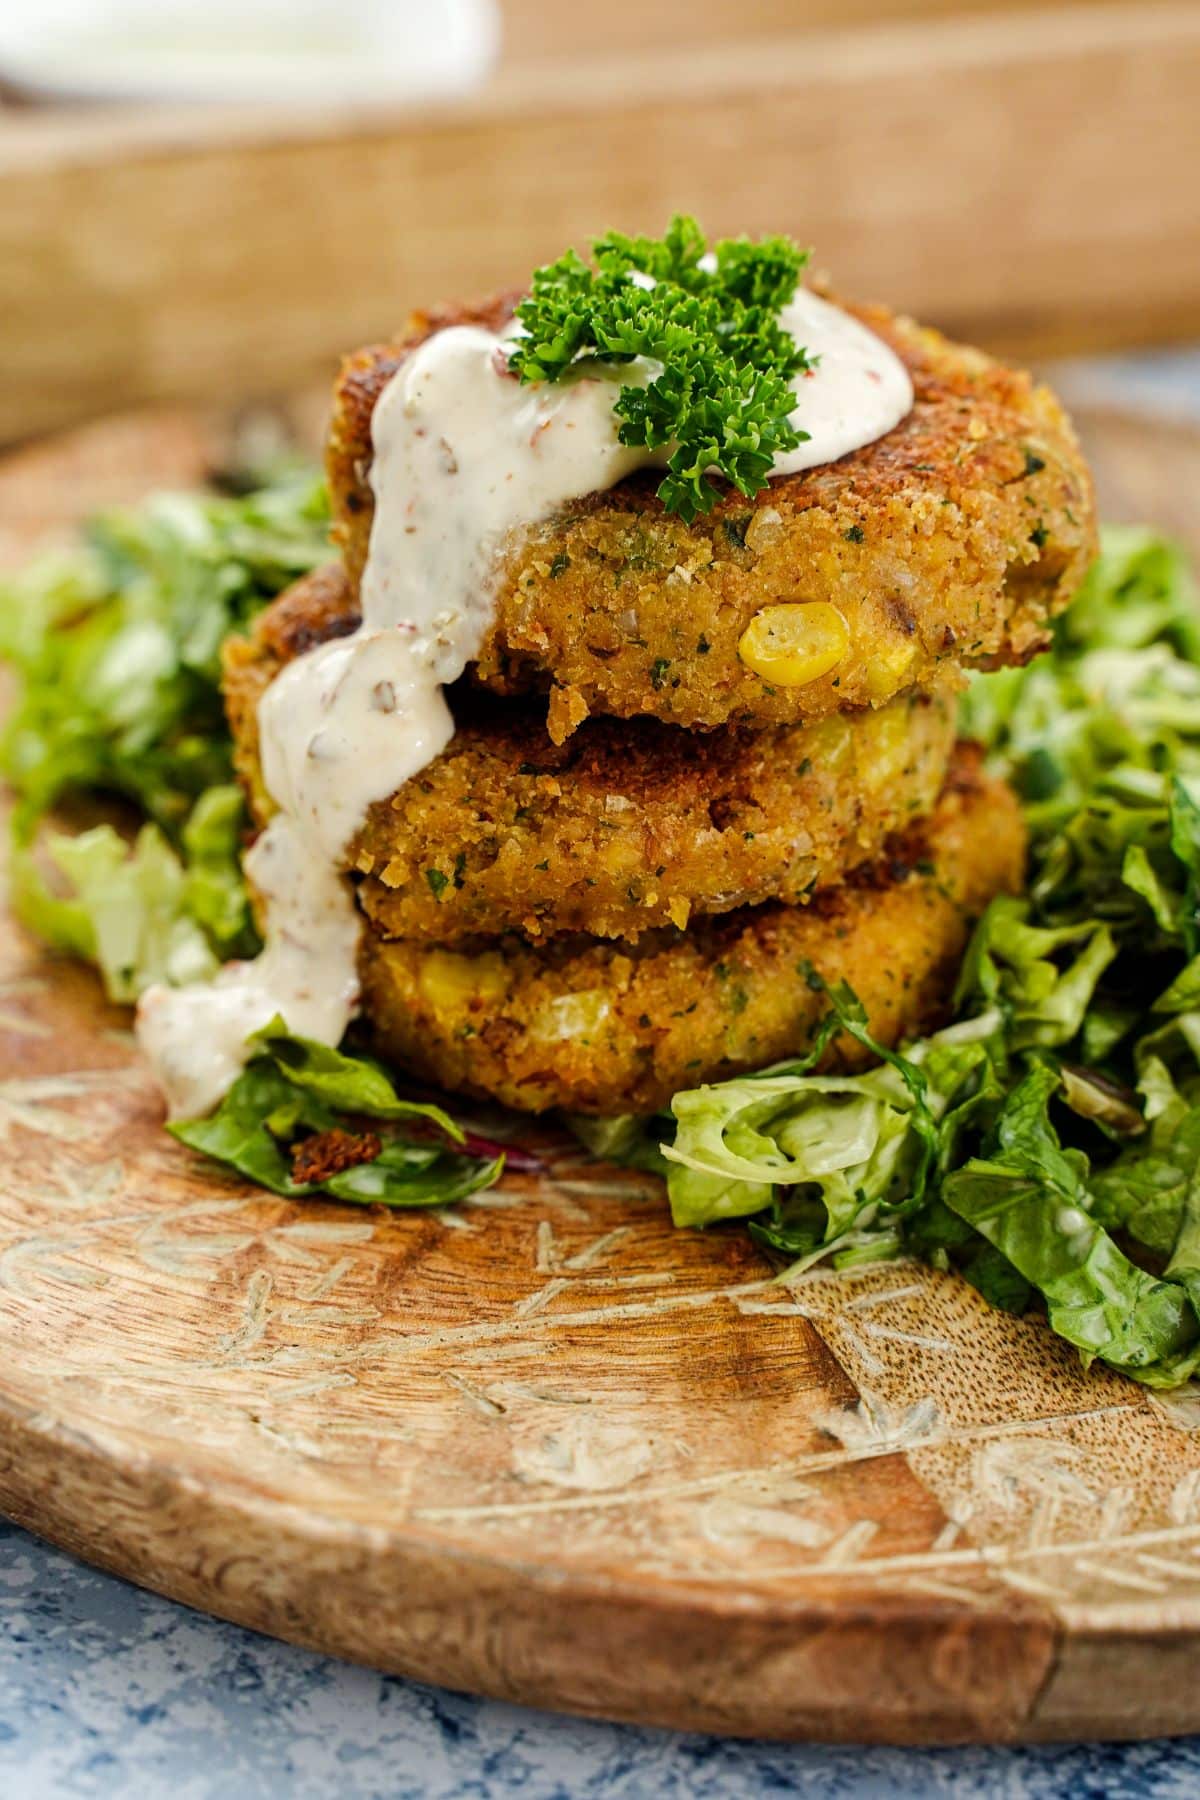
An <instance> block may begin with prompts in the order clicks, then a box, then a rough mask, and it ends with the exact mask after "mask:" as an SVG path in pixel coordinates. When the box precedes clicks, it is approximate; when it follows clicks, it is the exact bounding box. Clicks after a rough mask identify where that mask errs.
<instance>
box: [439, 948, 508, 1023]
mask: <svg viewBox="0 0 1200 1800" xmlns="http://www.w3.org/2000/svg"><path fill="white" fill-rule="evenodd" d="M419 979H420V987H421V993H422V995H423V997H424V998H425V999H426V1000H427V1001H428V1002H429V1004H430V1005H431V1006H434V1007H436V1008H437V1009H438V1011H439V1012H453V1011H455V1010H456V1009H458V1008H461V1007H465V1006H469V1005H470V1003H471V1002H472V1000H495V999H498V998H499V996H500V995H501V994H503V993H504V992H505V991H506V989H507V987H508V972H507V970H506V969H505V966H504V958H503V957H502V956H498V955H497V954H496V953H495V952H494V951H489V952H488V953H487V954H486V955H484V956H460V955H458V954H457V952H455V951H453V950H431V951H430V952H429V954H428V956H426V957H425V959H424V961H423V962H422V964H421V972H420V977H419Z"/></svg>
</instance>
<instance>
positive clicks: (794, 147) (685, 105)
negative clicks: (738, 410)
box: [0, 0, 1200, 454]
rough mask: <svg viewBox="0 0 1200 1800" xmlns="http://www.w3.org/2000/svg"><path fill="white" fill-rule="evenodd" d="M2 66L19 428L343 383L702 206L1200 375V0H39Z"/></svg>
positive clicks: (1, 420)
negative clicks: (405, 330)
mask: <svg viewBox="0 0 1200 1800" xmlns="http://www.w3.org/2000/svg"><path fill="white" fill-rule="evenodd" d="M0 95H2V100H0V444H3V443H15V442H20V441H25V442H28V440H29V439H30V438H31V437H36V436H38V435H39V434H43V433H45V432H47V431H50V430H52V429H54V428H56V427H61V426H67V425H74V424H77V423H79V422H81V421H85V420H89V419H96V418H99V417H102V416H105V415H110V414H111V413H113V411H114V410H120V411H125V410H127V409H129V408H132V407H140V406H144V405H147V404H163V403H170V404H177V403H190V404H193V405H195V404H197V403H199V404H201V405H204V406H213V405H225V404H227V403H233V404H236V405H239V406H244V405H245V404H247V403H252V402H257V401H262V400H268V399H269V400H275V399H278V397H279V396H281V395H287V396H292V395H295V394H298V393H303V392H306V391H308V390H312V389H314V385H315V390H316V391H320V390H322V389H324V388H326V387H327V385H328V381H329V378H330V374H331V371H332V368H333V366H334V363H335V361H336V358H337V356H338V354H339V353H340V352H342V351H343V350H345V349H347V348H350V347H352V346H354V345H356V344H360V343H363V342H367V341H370V340H371V339H373V338H377V337H379V336H381V335H384V334H387V333H388V332H390V331H392V330H394V329H395V328H396V327H397V326H398V325H399V324H400V323H402V321H403V319H404V318H405V316H406V314H407V312H408V311H409V309H410V308H411V307H413V306H415V305H418V304H422V303H427V302H430V301H436V300H438V299H441V298H452V297H454V296H456V295H470V294H478V293H481V292H485V291H489V290H493V289H495V288H497V287H501V286H505V285H509V284H515V283H519V282H521V281H522V280H523V279H524V278H525V277H526V276H527V274H528V271H529V270H530V268H531V267H532V266H533V265H534V264H535V263H537V262H538V261H540V260H543V259H544V258H546V257H547V256H549V255H553V254H556V253H557V252H558V251H560V250H561V249H562V247H563V246H564V245H565V244H566V243H568V242H575V243H583V242H584V241H585V240H586V239H587V237H588V236H589V235H590V234H591V233H593V232H595V231H597V230H599V229H602V228H604V227H606V226H608V225H619V226H621V227H623V228H625V229H627V230H638V229H652V230H655V231H658V230H660V229H661V228H662V226H663V224H664V222H665V220H666V218H667V216H668V215H669V214H670V213H671V212H672V211H673V210H676V209H686V210H690V211H694V212H695V213H696V214H697V215H698V216H699V218H700V219H701V221H702V223H703V224H704V225H705V226H706V228H707V229H708V230H709V231H710V232H712V233H714V234H723V233H730V232H732V233H737V232H749V233H752V234H753V233H758V232H762V231H778V230H782V231H787V232H790V233H791V234H793V235H794V236H796V237H797V238H798V239H800V240H801V241H802V242H804V243H807V244H811V245H812V246H813V248H814V252H815V257H814V261H815V265H816V266H817V267H818V268H820V269H823V270H827V271H829V272H830V273H832V275H833V277H834V279H835V281H836V283H837V285H838V286H839V287H840V289H841V290H842V291H843V292H845V293H847V294H849V295H853V296H858V297H864V298H881V299H886V300H888V301H889V302H890V303H892V304H893V305H895V306H897V307H899V308H901V309H908V310H911V311H913V312H915V313H917V314H919V315H920V316H921V317H923V318H925V319H927V320H929V321H931V322H934V323H937V324H939V325H941V326H942V327H944V328H945V329H946V330H948V331H951V332H953V333H956V334H960V335H962V336H965V337H967V338H969V339H973V340H975V341H977V342H980V343H983V344H985V345H986V346H987V347H988V348H990V349H994V350H997V351H999V352H1001V353H1004V354H1010V355H1013V356H1015V357H1017V358H1019V359H1022V360H1033V361H1034V362H1035V363H1037V365H1038V366H1048V362H1049V359H1052V358H1053V359H1060V358H1062V357H1064V356H1068V355H1070V356H1075V357H1078V356H1079V355H1081V354H1083V353H1090V354H1091V357H1092V359H1093V360H1091V361H1090V362H1087V363H1084V364H1080V365H1074V364H1073V365H1072V366H1071V368H1070V369H1069V370H1068V371H1067V373H1066V376H1065V378H1064V379H1065V382H1066V385H1067V388H1068V392H1069V393H1070V394H1071V395H1072V397H1075V396H1076V393H1077V391H1082V392H1083V394H1084V398H1085V399H1086V400H1087V401H1088V403H1089V404H1090V403H1092V402H1093V401H1097V396H1099V399H1098V401H1097V403H1100V404H1102V403H1103V400H1104V394H1105V392H1106V391H1107V389H1106V385H1105V384H1106V383H1107V384H1109V386H1111V384H1112V382H1113V380H1114V379H1116V380H1117V381H1118V382H1119V384H1123V385H1121V386H1120V392H1121V393H1122V394H1123V395H1124V394H1127V393H1128V392H1129V391H1130V388H1129V384H1130V382H1133V383H1134V384H1135V387H1136V388H1137V391H1138V392H1139V393H1140V394H1142V395H1143V396H1144V397H1145V398H1147V399H1148V400H1149V402H1150V403H1151V404H1152V405H1154V406H1156V407H1158V408H1159V410H1160V411H1166V412H1172V411H1174V412H1177V413H1178V412H1181V411H1187V410H1189V409H1195V408H1196V407H1197V406H1198V405H1200V399H1198V396H1200V357H1197V356H1196V355H1195V354H1194V353H1193V354H1192V355H1191V356H1190V357H1189V355H1188V354H1187V347H1188V346H1191V345H1195V344H1196V343H1197V342H1200V181H1198V179H1197V177H1198V173H1200V5H1197V4H1196V3H1195V0H1077V3H1072V0H1063V3H1060V4H1058V5H1054V6H1046V5H1040V4H1037V3H1036V0H607V4H606V5H605V6H604V7H602V8H597V7H584V6H580V5H579V4H577V3H576V4H572V3H570V0H562V3H560V0H38V4H37V5H36V6H33V5H23V4H21V3H20V0H18V3H17V4H15V5H13V4H11V3H10V4H7V5H4V4H2V3H0ZM1156 346H1174V347H1176V353H1175V354H1173V355H1171V356H1170V357H1166V358H1164V357H1163V356H1162V355H1161V354H1159V355H1156V354H1153V353H1151V354H1148V355H1142V356H1140V357H1139V358H1138V360H1137V362H1136V363H1131V362H1129V360H1128V358H1127V357H1126V358H1125V359H1124V360H1120V361H1116V362H1114V361H1113V360H1112V359H1111V357H1107V358H1105V359H1104V360H1103V361H1101V362H1097V361H1095V355H1096V353H1097V352H1113V351H1118V350H1119V351H1126V352H1128V351H1130V350H1131V349H1135V348H1136V349H1139V350H1142V351H1146V350H1150V351H1151V352H1152V351H1153V347H1156ZM1179 347H1183V349H1184V354H1183V355H1182V356H1181V355H1180V354H1179V353H1178V352H1179ZM1056 373H1057V369H1056ZM1189 378H1190V379H1189ZM1080 382H1082V383H1083V384H1084V386H1083V389H1082V390H1079V383H1080ZM1181 454H1182V452H1181Z"/></svg>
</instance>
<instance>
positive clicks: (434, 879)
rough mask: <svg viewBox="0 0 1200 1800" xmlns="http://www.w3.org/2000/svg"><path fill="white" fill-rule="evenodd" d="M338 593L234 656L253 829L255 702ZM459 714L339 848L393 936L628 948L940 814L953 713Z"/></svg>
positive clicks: (232, 683) (469, 709) (904, 701)
mask: <svg viewBox="0 0 1200 1800" xmlns="http://www.w3.org/2000/svg"><path fill="white" fill-rule="evenodd" d="M331 585H332V578H331V576H330V574H329V572H327V571H322V572H320V573H318V574H317V575H316V576H312V577H309V578H308V579H307V581H305V582H301V583H298V584H297V585H296V587H294V588H293V589H291V590H290V591H289V593H288V594H287V595H285V596H284V597H283V598H282V599H281V600H279V601H277V602H276V603H275V605H274V606H272V607H270V608H268V610H267V611H266V612H265V613H264V614H263V615H261V617H260V619H259V621H258V623H257V624H256V626H255V629H254V632H253V635H252V636H251V638H250V639H249V640H248V641H246V642H235V643H234V644H233V645H232V646H231V647H230V650H229V652H228V654H227V656H226V670H225V693H226V703H227V706H228V709H229V716H230V721H231V725H232V728H233V732H234V737H235V742H236V747H237V758H238V766H239V770H240V772H241V774H242V776H243V779H244V780H245V781H246V784H247V787H248V789H249V791H250V793H251V796H252V798H253V801H254V810H255V813H256V816H257V819H258V821H259V823H262V822H263V821H264V820H265V817H266V816H267V813H268V810H269V809H268V805H267V802H266V799H265V795H264V793H263V788H262V781H261V772H260V769H259V764H258V740H257V707H258V700H259V698H260V697H261V694H262V693H263V691H264V690H265V688H266V687H267V685H268V684H269V682H270V681H271V680H272V679H273V677H274V676H275V675H276V674H277V673H278V672H279V669H280V668H281V667H282V666H283V664H284V663H285V662H286V661H288V660H289V659H290V656H291V655H293V654H297V653H298V651H299V649H300V648H302V647H307V646H308V645H310V644H312V643H314V642H317V641H320V639H321V638H322V637H323V636H326V635H333V632H332V631H331V630H330V621H331V620H334V621H338V614H337V611H336V608H335V607H331V599H332V595H331V591H330V590H331ZM339 622H340V621H339ZM335 629H336V625H335ZM456 710H457V711H458V713H459V717H458V721H457V730H456V733H455V736H454V739H453V740H452V742H451V743H450V745H449V746H448V747H447V749H446V750H445V751H444V752H443V753H442V754H441V755H440V756H439V757H437V758H435V759H434V761H433V762H431V763H430V764H429V765H428V767H427V768H425V769H424V770H422V772H421V773H420V775H418V776H417V777H416V778H415V779H414V780H412V781H410V782H408V783H407V784H406V785H405V786H404V787H403V788H402V789H401V790H400V791H399V793H397V794H396V795H394V796H392V797H391V798H390V799H388V800H384V801H380V802H378V803H377V804H376V805H375V806H373V807H372V808H371V809H370V812H369V814H368V816H367V819H366V821H365V822H364V824H363V826H362V828H361V829H360V830H359V831H358V833H357V834H356V835H355V837H354V839H353V840H352V842H351V844H350V845H349V846H348V849H347V853H346V859H345V860H346V866H347V867H348V868H352V869H354V870H356V871H357V872H358V873H359V874H360V875H361V876H362V877H363V879H362V881H361V883H360V886H359V901H360V904H361V905H362V907H363V909H364V911H365V912H366V914H367V916H368V918H369V919H370V920H371V922H372V924H373V925H375V926H376V927H377V928H378V929H380V930H381V931H382V932H383V933H384V935H385V936H388V937H400V938H405V939H423V940H425V941H427V942H437V943H443V944H446V943H455V942H457V941H459V940H460V939H463V938H466V937H470V936H473V935H475V934H485V935H488V936H495V935H497V934H502V933H504V932H508V931H517V932H520V933H522V934H523V935H524V936H525V937H527V938H532V939H536V938H539V937H543V936H548V935H550V934H552V933H558V932H574V931H579V932H586V933H588V934H589V935H590V936H593V937H619V938H624V939H628V940H632V939H636V938H637V937H638V936H639V935H640V934H641V933H642V932H644V931H647V930H650V929H653V928H655V927H659V926H664V925H674V926H678V927H682V926H684V925H686V924H687V922H688V920H689V918H690V917H691V916H692V915H693V914H712V913H722V912H727V911H730V910H732V909H733V908H735V907H740V906H747V905H756V904H758V903H760V902H762V901H766V900H782V901H785V902H787V903H789V904H796V903H797V902H800V901H802V900H804V899H806V898H807V897H808V896H809V894H810V893H811V892H812V891H813V889H814V888H815V887H817V886H824V885H829V884H831V883H834V882H837V881H838V880H840V879H841V878H842V877H843V876H844V875H845V874H846V873H848V872H849V871H850V870H852V869H854V868H856V867H858V866H860V865H861V864H863V863H865V862H869V861H872V860H873V859H874V858H876V857H877V856H878V855H879V853H880V850H881V848H882V846H883V844H884V842H885V840H886V839H887V838H888V837H889V836H891V835H893V834H894V833H896V832H898V831H902V830H903V829H904V828H905V827H906V826H907V825H909V824H911V823H912V821H913V820H914V819H918V818H922V817H924V816H925V815H927V814H928V813H929V812H930V811H931V810H932V808H933V806H934V803H935V801H936V799H937V795H938V793H939V791H940V789H941V786H942V783H943V780H944V777H945V774H946V769H947V765H948V763H949V759H950V754H951V750H952V747H953V742H954V711H955V708H954V704H953V702H952V700H951V699H950V698H949V697H947V696H945V695H939V694H936V693H935V694H933V695H904V696H901V697H900V698H899V699H898V700H895V701H892V702H891V703H890V704H889V705H888V706H885V707H882V708H880V709H879V710H878V711H876V712H870V711H866V712H853V713H843V714H838V715H835V716H833V717H829V718H825V719H822V720H819V721H817V722H815V723H813V724H811V725H808V726H804V725H779V726H774V727H768V728H767V729H765V730H762V731H759V732H754V733H738V732H734V731H723V732H717V733H711V734H703V735H699V734H690V733H685V732H683V731H681V730H680V729H679V728H678V727H676V726H671V725H662V724H659V723H658V722H657V721H654V720H651V719H638V720H633V721H627V722H621V721H616V720H609V719H604V718H594V719H591V720H588V721H587V722H586V723H585V724H584V726H583V727H582V728H581V729H580V730H579V731H578V732H576V733H575V735H574V736H573V737H571V738H570V739H569V740H568V741H567V742H566V743H565V744H562V745H555V744H553V743H552V742H551V741H550V739H549V738H548V736H547V734H546V725H545V709H544V705H543V706H542V707H541V708H539V707H538V706H537V704H536V703H535V704H532V705H531V704H525V705H519V704H514V703H513V702H511V701H510V702H508V703H507V704H505V705H497V704H496V703H494V702H491V701H489V700H488V699H486V698H483V697H480V696H477V695H470V694H463V695H462V696H461V697H460V699H459V702H458V705H457V707H456Z"/></svg>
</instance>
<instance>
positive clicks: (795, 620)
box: [738, 600, 850, 688]
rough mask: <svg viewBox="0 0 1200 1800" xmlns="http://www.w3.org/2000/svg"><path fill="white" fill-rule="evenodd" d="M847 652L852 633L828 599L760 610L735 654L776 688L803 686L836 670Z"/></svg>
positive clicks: (744, 633) (765, 607) (744, 632)
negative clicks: (831, 670)
mask: <svg viewBox="0 0 1200 1800" xmlns="http://www.w3.org/2000/svg"><path fill="white" fill-rule="evenodd" d="M849 648H850V631H849V627H848V626H847V624H846V621H845V619H843V617H842V615H841V613H840V612H839V611H838V609H837V607H836V606H831V605H830V604H829V602H828V600H806V601H802V602H799V603H796V602H791V601H789V602H786V603H783V604H781V605H778V606H764V607H763V609H762V611H761V612H757V613H755V615H754V617H753V618H752V619H751V621H750V623H749V625H747V627H746V629H745V631H743V633H742V637H741V642H740V643H739V644H738V655H739V656H740V657H741V659H742V661H743V662H744V663H745V664H746V667H747V668H748V669H753V670H754V673H755V674H756V675H761V676H762V678H763V680H764V681H770V682H774V683H775V684H776V685H777V686H779V687H788V688H792V687H804V686H805V685H806V684H807V683H808V682H810V681H816V680H818V679H819V677H820V676H822V675H828V673H829V671H830V669H835V668H836V667H837V665H838V663H840V662H841V660H842V658H843V657H844V656H845V654H846V652H847V650H848V649H849Z"/></svg>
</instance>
